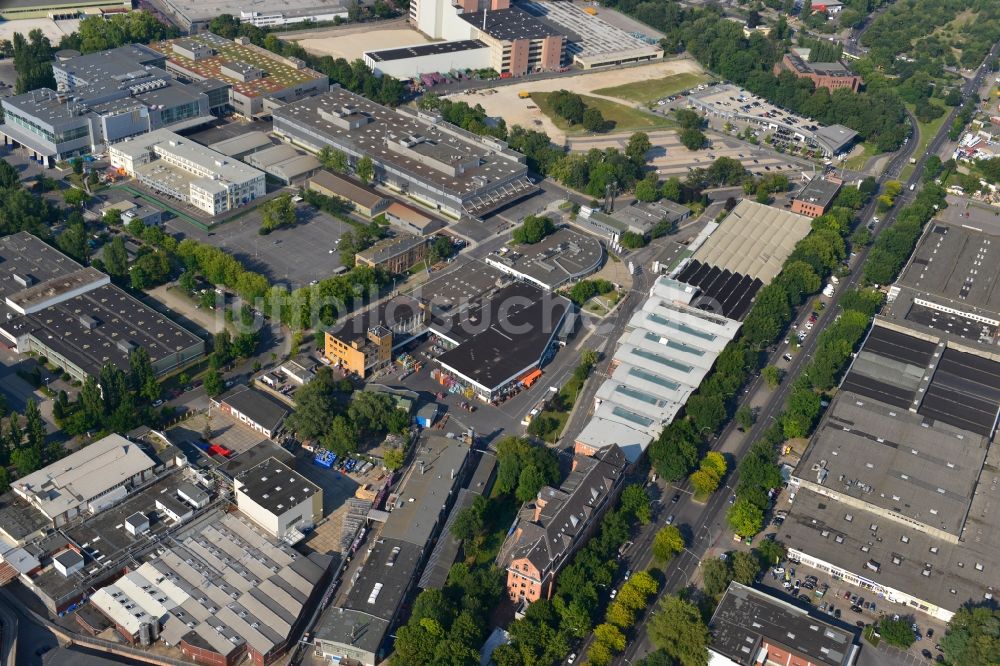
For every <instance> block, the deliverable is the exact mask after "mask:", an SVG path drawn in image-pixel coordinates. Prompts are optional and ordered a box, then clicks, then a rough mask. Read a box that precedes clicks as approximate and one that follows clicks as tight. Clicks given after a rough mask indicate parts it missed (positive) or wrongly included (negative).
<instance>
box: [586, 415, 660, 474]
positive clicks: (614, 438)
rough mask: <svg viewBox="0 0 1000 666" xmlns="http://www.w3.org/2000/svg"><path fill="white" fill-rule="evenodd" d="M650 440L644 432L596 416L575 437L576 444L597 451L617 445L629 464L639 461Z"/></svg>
mask: <svg viewBox="0 0 1000 666" xmlns="http://www.w3.org/2000/svg"><path fill="white" fill-rule="evenodd" d="M651 439H652V438H651V437H649V436H648V435H647V434H646V433H644V432H641V431H639V430H633V429H632V428H629V427H628V426H624V425H622V424H620V423H616V422H614V421H608V420H607V419H602V418H600V417H597V416H595V417H594V418H592V419H590V422H589V423H587V425H586V427H584V429H583V430H582V431H580V434H579V435H577V437H576V441H577V442H580V443H581V444H585V445H586V446H589V447H591V448H592V449H596V450H598V451H600V450H602V449H605V448H607V447H609V446H611V445H612V444H617V445H618V446H619V447H621V450H622V452H623V453H624V454H625V458H626V459H627V460H628V461H629V462H630V463H634V462H635V461H636V460H638V459H639V456H641V455H642V452H643V451H645V450H646V447H647V446H649V443H650V441H651Z"/></svg>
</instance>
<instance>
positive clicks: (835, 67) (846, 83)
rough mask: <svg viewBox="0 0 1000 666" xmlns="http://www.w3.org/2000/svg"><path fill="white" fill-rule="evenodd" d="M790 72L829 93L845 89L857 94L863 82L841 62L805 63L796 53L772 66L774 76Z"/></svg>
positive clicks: (789, 54)
mask: <svg viewBox="0 0 1000 666" xmlns="http://www.w3.org/2000/svg"><path fill="white" fill-rule="evenodd" d="M781 72H791V73H792V74H794V75H795V76H797V77H798V78H800V79H809V80H810V81H812V82H813V85H815V86H816V87H817V88H828V89H829V90H830V91H831V92H833V91H834V90H840V89H843V88H847V89H848V90H850V91H851V92H858V90H860V89H861V84H862V83H863V81H862V80H861V77H860V76H858V75H857V74H855V73H854V72H852V71H851V70H850V69H848V68H847V65H845V64H844V63H842V62H806V61H805V60H804V59H803V58H802V57H801V56H799V55H798V54H796V53H786V54H785V55H784V57H782V59H781V62H779V63H776V64H775V65H774V74H775V76H777V75H778V74H781Z"/></svg>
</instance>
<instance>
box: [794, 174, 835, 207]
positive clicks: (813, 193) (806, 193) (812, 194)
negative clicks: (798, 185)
mask: <svg viewBox="0 0 1000 666" xmlns="http://www.w3.org/2000/svg"><path fill="white" fill-rule="evenodd" d="M837 192H840V183H835V182H833V181H832V180H827V179H826V178H822V177H820V176H816V177H815V178H812V179H811V180H810V181H809V182H808V183H806V186H805V187H803V188H802V191H801V192H799V193H798V194H796V195H795V199H796V200H798V201H805V202H806V203H811V204H815V205H817V206H821V207H823V208H826V207H828V206H829V205H830V204H831V203H833V200H834V199H835V198H836V196H837Z"/></svg>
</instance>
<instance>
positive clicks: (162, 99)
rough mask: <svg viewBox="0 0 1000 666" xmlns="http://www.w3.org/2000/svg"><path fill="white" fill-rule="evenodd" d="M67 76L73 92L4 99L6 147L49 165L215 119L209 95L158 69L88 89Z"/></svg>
mask: <svg viewBox="0 0 1000 666" xmlns="http://www.w3.org/2000/svg"><path fill="white" fill-rule="evenodd" d="M83 57H84V58H87V57H89V56H83ZM117 57H118V56H116V58H117ZM63 76H64V77H66V78H67V79H68V80H69V81H70V84H67V85H71V84H74V82H75V87H74V88H72V89H70V91H69V92H57V91H54V90H51V89H49V88H40V89H37V90H33V91H31V92H27V93H24V94H22V95H13V96H11V97H5V98H2V99H0V107H2V108H3V112H4V122H3V124H2V125H0V133H2V134H3V137H4V143H5V144H7V145H15V146H21V147H23V148H25V149H27V150H28V151H30V153H31V154H32V156H33V157H34V158H35V159H37V160H39V161H40V162H41V163H42V164H43V165H45V166H49V167H51V166H54V165H55V163H56V162H59V161H64V160H68V159H70V158H72V157H76V156H79V155H86V154H89V153H92V152H103V151H104V150H105V149H107V147H108V146H110V145H112V144H115V143H118V142H120V141H123V140H125V139H128V138H130V137H134V136H138V135H140V134H145V133H147V132H151V131H154V130H157V129H160V128H165V127H169V128H171V129H174V130H183V129H188V128H191V127H196V126H198V125H204V124H206V123H208V122H211V121H212V120H213V119H214V116H212V114H211V107H210V99H209V95H208V94H207V93H206V92H204V91H203V90H200V89H198V88H197V87H195V86H191V85H188V84H185V83H181V82H179V81H176V80H175V79H173V78H172V77H171V76H170V75H169V74H167V72H165V71H164V70H162V69H159V68H157V67H153V66H146V67H140V66H138V65H134V66H133V70H132V71H130V72H125V73H121V74H115V75H113V76H109V77H107V78H102V79H98V80H97V81H95V82H94V83H88V84H87V85H82V84H81V83H80V81H81V80H83V79H82V77H80V78H77V77H76V74H75V71H74V70H70V71H68V72H64V73H63ZM91 78H92V77H91ZM86 80H89V79H86Z"/></svg>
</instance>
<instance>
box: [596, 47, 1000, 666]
mask: <svg viewBox="0 0 1000 666" xmlns="http://www.w3.org/2000/svg"><path fill="white" fill-rule="evenodd" d="M998 50H1000V44H997V45H995V46H994V47H993V49H992V50H991V51H990V55H989V56H988V57H987V59H986V62H988V61H989V60H991V59H992V58H993V57H995V56H996V53H997V51H998ZM985 74H986V66H985V62H984V63H983V65H981V66H980V67H979V69H978V70H977V73H976V76H975V77H974V78H973V79H970V80H969V81H968V82H967V83H966V85H965V86H964V87H963V89H962V92H963V95H964V96H965V99H964V101H963V105H964V104H967V103H969V96H970V95H972V94H973V93H974V92H976V91H978V90H979V87H980V85H981V84H982V81H983V78H984V77H985ZM957 112H958V109H957V108H956V109H954V110H953V111H952V114H951V115H949V118H948V121H947V122H945V123H944V124H943V125H942V126H941V129H940V130H939V131H938V134H937V135H936V136H935V137H934V139H933V140H932V141H931V142H930V143H929V144H928V148H927V153H926V154H924V155H921V156H919V157H918V159H917V164H916V168H915V170H914V172H913V174H912V175H911V176H910V178H909V179H908V180H907V182H906V189H904V193H905V195H904V196H903V199H904V200H903V201H900V203H899V205H897V206H896V207H895V208H894V209H893V210H892V211H890V212H889V213H888V214H887V215H886V216H885V218H884V219H883V220H881V221H880V223H879V224H878V225H876V227H875V230H874V234H875V235H878V234H879V233H880V232H881V231H882V230H883V229H885V228H886V227H887V226H889V225H890V224H892V222H893V220H894V219H895V217H896V214H897V211H898V210H899V209H900V208H902V207H903V206H904V205H905V204H906V203H907V201H908V200H909V198H910V196H911V195H910V193H909V185H911V184H914V183H919V182H920V178H921V175H922V173H923V168H924V164H925V162H926V157H927V155H930V154H933V153H934V152H935V151H937V150H939V149H940V147H941V146H942V145H943V144H944V142H945V141H946V140H947V134H948V130H949V128H950V126H951V120H952V118H953V117H954V115H955V114H956V113H957ZM915 146H916V141H911V142H910V143H908V144H907V145H906V147H905V148H904V150H902V151H900V153H899V154H898V155H896V157H894V158H893V159H892V160H891V161H890V163H889V168H888V169H887V170H886V172H885V173H884V174H883V175H882V177H881V179H880V184H881V183H882V182H884V181H886V180H888V179H889V178H891V177H892V176H891V175H890V174H897V173H899V171H900V170H901V169H902V168H903V165H905V164H906V163H907V162H908V161H909V159H910V155H911V154H912V151H913V150H914V147H915ZM874 211H875V200H874V199H873V200H872V201H871V202H869V204H868V205H867V206H866V207H865V208H864V209H862V211H861V212H860V214H859V215H860V219H862V220H865V219H870V218H871V216H872V214H873V213H874ZM868 252H869V248H867V247H866V248H861V249H860V251H859V252H858V255H859V256H858V257H857V260H856V261H855V263H854V267H853V268H852V270H851V273H850V276H849V277H847V278H845V279H843V280H842V281H841V287H840V289H838V291H837V293H836V294H835V295H834V297H833V298H832V299H831V301H830V305H829V307H827V308H826V309H825V310H823V312H822V313H821V314H820V317H819V320H818V321H817V323H816V325H815V326H814V328H813V331H812V334H811V335H810V336H808V337H807V338H806V339H805V341H804V342H803V344H802V349H801V353H799V354H796V355H795V356H794V357H793V359H792V362H791V364H790V365H789V367H788V368H787V371H786V375H787V376H786V379H785V380H784V381H783V382H782V384H781V385H780V386H779V387H778V388H777V389H776V390H775V391H774V392H773V393H772V395H771V396H770V399H769V400H768V401H767V403H766V404H765V405H764V406H763V407H762V408H761V410H760V412H759V415H758V418H757V421H756V423H755V424H754V426H753V428H751V430H750V431H749V433H748V434H747V435H746V436H744V437H743V440H742V442H741V443H740V445H739V447H738V450H737V452H736V456H735V457H736V459H737V460H740V459H742V457H743V456H744V455H745V454H746V452H747V451H748V450H749V448H750V445H751V443H752V442H754V441H756V440H757V439H758V438H759V437H760V436H761V434H762V433H763V431H764V430H765V429H766V428H768V427H770V426H771V423H772V421H773V420H774V419H775V418H776V417H777V415H778V414H779V413H780V412H781V411H782V409H783V408H784V405H785V402H786V398H787V397H788V394H789V392H790V391H791V389H792V385H793V384H794V380H795V378H796V377H798V376H799V374H800V373H801V372H802V370H803V368H804V367H805V365H806V364H807V363H808V362H809V360H810V359H811V357H812V354H813V352H814V351H815V348H816V345H817V343H818V340H819V334H820V332H821V331H822V330H823V328H824V327H825V326H826V325H827V324H829V323H830V322H831V321H833V320H834V318H835V316H836V315H835V314H834V313H835V312H836V311H837V307H836V306H837V305H838V303H839V301H840V298H841V297H842V295H843V294H844V293H845V292H846V291H847V290H848V289H850V288H852V287H854V286H856V285H858V284H859V282H860V280H861V276H862V271H863V269H864V265H865V260H866V259H867V256H868ZM780 354H781V351H780V348H779V350H778V351H775V352H774V353H773V354H772V355H771V358H770V359H769V362H772V363H773V362H774V361H776V360H777V357H778V356H780ZM761 383H762V379H761V378H760V377H757V378H756V379H755V380H754V381H753V382H752V383H751V387H750V392H749V393H748V394H746V395H745V396H744V398H743V400H742V402H743V403H747V404H749V399H750V397H752V396H753V394H754V393H756V391H757V389H758V388H760V386H761ZM733 428H735V423H734V422H732V421H731V422H730V423H729V424H728V425H727V426H726V428H725V429H724V430H723V432H722V434H721V436H720V437H719V438H718V439H717V440H715V446H717V445H718V443H721V442H724V441H725V440H726V439H727V438H728V437H729V436H730V435H731V434H732V432H733ZM738 481H739V472H738V471H734V472H733V474H732V475H731V476H730V477H729V478H728V480H727V485H726V488H723V489H720V490H719V491H717V492H716V493H715V494H714V495H713V496H712V497H711V499H710V500H709V502H708V503H707V504H706V505H704V506H698V505H695V504H694V502H692V501H691V500H690V498H689V497H682V499H681V500H680V501H679V502H677V503H676V505H675V504H673V503H672V502H671V498H669V497H664V498H663V502H666V503H667V504H665V505H663V508H661V509H660V510H659V513H660V514H663V513H664V512H673V513H676V514H677V517H676V521H675V522H676V524H679V525H681V526H682V527H686V528H687V529H686V530H685V531H686V532H687V535H686V536H687V537H688V543H689V544H690V545H689V547H688V549H686V550H685V551H684V552H682V553H681V554H680V555H678V556H677V557H676V558H674V560H673V561H672V562H671V563H670V565H669V566H668V567H667V569H666V572H665V575H666V584H665V585H664V589H663V592H661V595H662V594H664V593H675V592H677V591H678V590H679V589H681V588H682V587H683V586H685V585H686V584H687V582H688V580H689V578H690V577H691V574H692V573H693V572H694V571H695V569H696V568H697V566H698V564H699V562H700V561H701V559H702V558H703V557H704V556H705V553H706V552H707V550H708V549H709V548H711V547H712V545H713V544H714V543H715V541H716V540H717V539H718V538H719V537H720V536H722V534H723V533H728V531H729V530H728V528H727V527H726V525H725V514H726V509H727V508H728V500H729V496H730V491H729V489H730V488H734V487H736V485H737V483H738ZM682 488H683V486H682ZM656 499H657V498H654V501H656ZM671 507H675V508H671ZM657 518H659V516H657ZM657 522H659V520H655V521H654V522H653V523H652V524H650V525H648V526H647V527H646V528H644V529H643V530H642V531H641V533H640V534H639V536H638V537H637V538H636V544H635V545H634V546H633V548H632V551H631V553H630V555H629V560H630V562H631V563H632V568H633V569H639V568H643V567H646V566H648V565H649V563H650V561H651V559H652V553H651V552H650V551H651V545H652V539H653V536H654V534H655V532H656V530H657V529H658V528H659V525H658V524H657ZM651 607H652V605H651ZM647 619H648V616H644V617H643V618H642V619H641V620H640V624H639V626H638V628H637V630H636V639H634V640H633V641H632V642H631V643H630V644H629V645H628V647H627V648H626V650H625V653H624V654H623V655H621V656H620V657H618V659H617V660H616V663H627V664H631V663H634V661H635V660H636V659H639V658H642V657H643V656H644V655H646V654H648V653H649V652H651V651H652V650H653V649H654V648H653V646H652V644H651V643H650V641H649V636H648V634H647V632H646V631H645V623H646V620H647ZM590 640H591V637H588V639H587V642H586V643H585V644H584V645H583V646H581V649H580V653H581V654H583V653H584V652H585V651H586V648H587V646H588V645H589V643H590Z"/></svg>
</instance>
